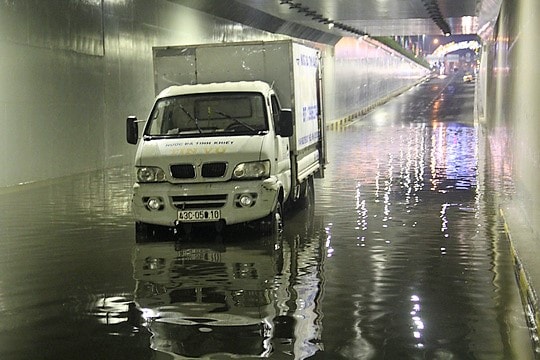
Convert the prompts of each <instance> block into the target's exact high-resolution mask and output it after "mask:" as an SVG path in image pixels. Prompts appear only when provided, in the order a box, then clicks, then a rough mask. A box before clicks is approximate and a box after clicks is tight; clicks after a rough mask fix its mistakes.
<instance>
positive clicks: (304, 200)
mask: <svg viewBox="0 0 540 360" xmlns="http://www.w3.org/2000/svg"><path fill="white" fill-rule="evenodd" d="M314 204H315V188H314V187H313V177H312V176H310V177H309V178H308V179H307V180H306V182H305V187H304V192H303V194H302V196H301V197H300V198H299V199H298V202H297V205H298V208H299V209H309V208H310V207H312V206H313V205H314Z"/></svg>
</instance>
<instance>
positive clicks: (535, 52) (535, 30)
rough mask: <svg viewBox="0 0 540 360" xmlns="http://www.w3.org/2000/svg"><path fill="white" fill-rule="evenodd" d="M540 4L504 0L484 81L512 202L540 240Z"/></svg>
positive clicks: (496, 157) (483, 114) (500, 173)
mask: <svg viewBox="0 0 540 360" xmlns="http://www.w3.org/2000/svg"><path fill="white" fill-rule="evenodd" d="M539 16H540V2H539V1H538V0H521V1H504V2H503V4H502V7H501V11H500V14H499V17H498V19H497V23H496V26H495V29H494V32H493V35H492V36H491V37H489V38H488V39H487V41H486V42H485V45H484V49H483V50H484V51H483V56H482V68H481V77H480V81H479V83H478V94H479V97H478V101H477V104H478V106H479V109H478V110H479V115H480V121H481V122H482V123H483V125H485V128H486V129H487V135H488V143H489V145H490V151H491V156H492V164H491V165H490V166H493V167H494V169H495V173H496V174H497V175H496V177H497V178H498V179H499V181H500V182H501V184H500V185H501V186H502V189H505V188H506V190H507V191H508V188H512V189H510V190H511V191H509V194H512V195H511V198H509V199H508V201H510V202H512V203H515V202H516V201H517V202H518V203H519V207H520V208H521V214H523V216H524V217H525V218H526V220H527V222H528V224H529V225H530V227H531V229H532V231H533V233H534V236H535V237H536V238H537V239H540V222H539V221H538V219H540V180H539V174H540V141H539V139H540V99H539V94H540V66H539V65H538V59H539V58H540V57H539V55H540V49H539V47H538V45H537V44H538V43H539V42H540V23H539V22H538V18H539Z"/></svg>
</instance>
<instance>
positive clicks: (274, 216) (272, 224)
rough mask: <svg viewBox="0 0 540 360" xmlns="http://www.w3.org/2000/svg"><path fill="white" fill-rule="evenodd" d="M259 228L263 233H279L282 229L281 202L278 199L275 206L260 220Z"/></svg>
mask: <svg viewBox="0 0 540 360" xmlns="http://www.w3.org/2000/svg"><path fill="white" fill-rule="evenodd" d="M260 230H261V232H262V233H263V234H265V235H270V234H281V232H282V231H283V204H282V203H281V200H278V202H277V204H276V208H275V209H274V211H272V213H271V214H270V215H268V216H267V217H265V218H264V219H263V220H261V222H260Z"/></svg>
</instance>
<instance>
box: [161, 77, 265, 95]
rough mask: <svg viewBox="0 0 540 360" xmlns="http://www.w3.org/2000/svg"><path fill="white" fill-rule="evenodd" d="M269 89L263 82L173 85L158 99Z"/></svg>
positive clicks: (263, 91) (262, 91)
mask: <svg viewBox="0 0 540 360" xmlns="http://www.w3.org/2000/svg"><path fill="white" fill-rule="evenodd" d="M270 89H271V87H270V85H268V84H267V83H266V82H264V81H259V80H255V81H234V82H221V83H210V84H194V85H173V86H170V87H168V88H166V89H164V90H163V91H162V92H161V93H159V95H158V98H163V97H169V96H177V95H185V94H197V93H211V92H239V91H240V92H261V93H268V92H269V91H270Z"/></svg>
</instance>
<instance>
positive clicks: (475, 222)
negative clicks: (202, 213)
mask: <svg viewBox="0 0 540 360" xmlns="http://www.w3.org/2000/svg"><path fill="white" fill-rule="evenodd" d="M443 90H444V89H443ZM443 100H444V101H447V97H446V98H443V97H440V98H438V100H437V101H438V103H437V104H438V105H437V107H436V111H427V113H425V112H422V109H423V108H424V105H425V104H424V105H423V104H422V103H421V102H422V101H423V100H421V99H420V100H419V101H418V103H417V102H400V101H395V102H393V103H392V104H390V105H391V106H392V107H393V108H386V109H383V108H381V109H382V110H383V111H384V112H383V113H379V114H378V115H377V111H378V110H375V112H374V114H373V116H375V117H376V118H377V121H372V122H370V121H363V122H359V123H357V124H355V125H353V126H351V127H349V128H348V129H346V130H344V131H342V132H329V133H328V137H329V144H328V145H329V156H330V158H329V161H330V163H329V165H328V168H327V171H326V177H325V179H321V180H317V181H316V205H315V207H314V208H311V209H310V210H303V211H299V212H298V211H297V212H292V213H291V214H290V216H289V217H287V218H286V228H285V232H284V233H283V235H282V237H280V238H274V237H269V238H261V237H260V236H259V235H257V234H254V233H253V232H249V231H245V229H236V230H234V229H233V230H231V231H228V232H226V233H225V234H224V235H223V237H222V238H216V237H215V236H214V235H213V234H206V233H205V234H202V235H197V236H195V237H194V238H193V239H191V240H192V241H190V242H188V241H186V240H185V239H178V238H174V237H171V236H170V235H163V234H162V235H160V236H159V237H158V238H157V239H153V241H149V242H146V243H140V244H136V243H135V234H134V229H133V222H132V220H131V217H130V208H129V207H130V205H129V203H130V194H131V182H132V179H131V176H130V174H131V173H132V171H131V168H130V167H127V168H117V169H108V170H106V171H102V172H95V173H89V174H84V175H80V176H76V177H73V178H70V179H66V180H65V181H59V182H52V183H50V184H41V185H36V186H29V187H26V188H25V190H24V191H16V192H10V193H4V194H0V198H1V200H2V201H1V202H0V221H1V227H0V238H1V239H2V243H1V246H2V251H1V252H0V270H1V271H0V311H1V313H2V315H3V321H2V322H1V323H0V345H1V346H0V358H6V359H28V358H33V357H32V356H33V355H34V354H36V351H37V353H39V354H41V355H43V356H42V357H43V358H51V359H52V358H54V359H73V358H79V359H98V358H102V359H107V358H110V359H157V358H162V359H163V358H173V357H176V358H185V357H188V356H192V357H195V356H201V357H202V356H207V357H212V356H213V357H214V358H231V357H234V356H236V357H240V358H249V357H251V358H253V357H261V356H268V357H270V358H275V359H302V358H310V357H312V358H314V359H322V358H325V359H514V358H516V359H523V358H527V357H518V356H516V350H515V349H516V348H518V347H519V345H522V344H523V343H515V342H514V339H512V338H511V336H510V335H509V334H510V333H511V332H512V331H514V328H515V327H516V326H520V324H521V322H520V321H519V317H520V316H522V314H521V313H516V312H515V301H516V297H515V294H514V293H513V291H514V287H515V284H514V279H513V274H512V264H511V258H510V255H509V252H508V247H507V245H506V243H505V242H504V240H503V239H501V234H502V225H501V222H500V220H499V218H498V212H497V207H496V201H495V200H494V198H495V196H496V195H498V194H496V192H497V191H499V190H500V189H498V188H497V187H494V186H493V185H492V184H490V181H491V180H492V179H493V175H490V174H489V169H484V168H483V165H482V162H483V161H484V160H483V158H482V153H481V151H479V149H481V146H479V144H478V140H477V135H478V134H477V130H476V128H474V127H472V126H466V125H463V124H459V123H444V122H439V121H438V120H439V119H440V117H445V116H448V109H446V108H445V106H443V105H444V101H443ZM410 107H415V108H418V109H419V110H418V111H416V112H415V113H414V118H413V121H410V124H408V123H401V122H392V117H393V116H395V114H396V112H399V111H404V110H406V109H407V108H410ZM377 116H378V117H377ZM426 119H427V120H428V121H429V123H428V122H427V121H425V120H426ZM406 120H407V119H406ZM408 120H411V119H408ZM517 301H519V299H517ZM513 303H514V304H513ZM518 306H519V305H518ZM525 332H526V329H525ZM523 347H524V346H522V348H523ZM210 354H213V355H210Z"/></svg>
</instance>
